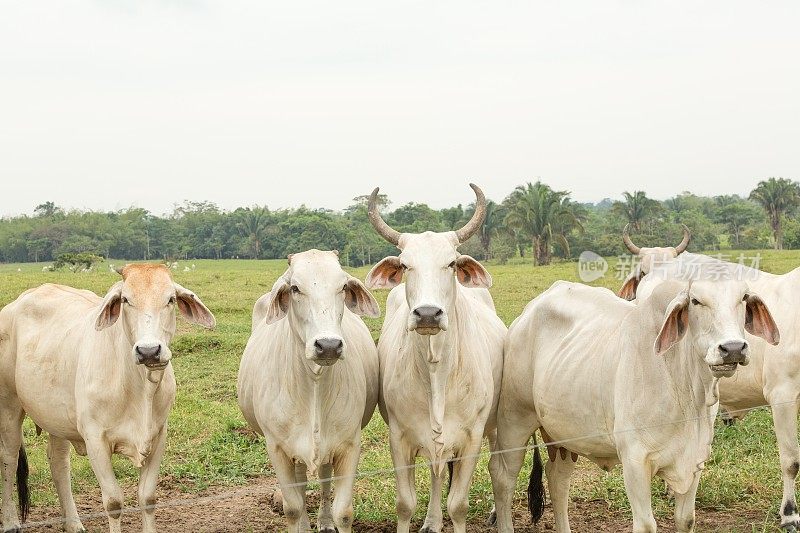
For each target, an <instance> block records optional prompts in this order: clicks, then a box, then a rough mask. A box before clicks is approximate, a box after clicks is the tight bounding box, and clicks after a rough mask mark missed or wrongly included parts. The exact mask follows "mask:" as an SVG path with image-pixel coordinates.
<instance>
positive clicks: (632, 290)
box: [617, 267, 644, 302]
mask: <svg viewBox="0 0 800 533" xmlns="http://www.w3.org/2000/svg"><path fill="white" fill-rule="evenodd" d="M643 277H644V276H643V274H642V270H641V269H640V268H639V267H636V271H635V272H632V273H631V274H630V275H629V276H628V279H626V280H625V283H623V284H622V288H621V289H620V290H619V292H618V293H617V296H619V297H620V298H622V299H624V300H628V301H629V302H630V301H633V300H635V299H636V289H637V288H638V287H639V282H640V281H642V278H643Z"/></svg>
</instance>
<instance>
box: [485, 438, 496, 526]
mask: <svg viewBox="0 0 800 533" xmlns="http://www.w3.org/2000/svg"><path fill="white" fill-rule="evenodd" d="M486 440H488V441H489V452H490V454H491V455H490V456H489V478H490V479H491V480H492V488H494V486H495V476H496V474H497V472H496V468H495V467H493V466H492V457H494V454H495V453H496V452H497V450H498V448H497V429H496V428H495V429H494V430H492V431H490V432H489V433H487V434H486ZM495 466H496V465H495ZM486 525H487V526H495V525H497V508H496V507H495V506H494V505H492V510H491V511H490V512H489V518H488V519H487V520H486Z"/></svg>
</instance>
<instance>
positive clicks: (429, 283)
mask: <svg viewBox="0 0 800 533" xmlns="http://www.w3.org/2000/svg"><path fill="white" fill-rule="evenodd" d="M470 187H472V189H473V190H474V191H475V195H476V202H475V213H474V214H473V216H472V218H471V219H470V221H469V222H467V224H466V225H465V226H464V227H463V228H461V229H459V230H457V231H448V232H443V233H434V232H431V231H426V232H424V233H419V234H412V233H400V232H398V231H396V230H394V229H392V228H391V227H389V225H388V224H386V223H385V222H384V221H383V219H382V218H381V216H380V214H379V213H378V209H377V202H376V200H377V195H378V189H375V190H374V191H373V192H372V196H371V197H370V201H369V210H368V212H369V219H370V222H371V223H372V225H373V226H374V227H375V229H376V230H377V232H378V233H379V234H380V235H381V236H382V237H383V238H384V239H386V240H387V241H389V242H390V243H392V244H394V245H396V246H397V247H398V248H399V249H400V250H401V252H400V254H399V255H398V256H391V257H387V258H385V259H383V260H382V261H380V262H379V263H378V264H377V265H375V266H374V267H373V268H372V270H371V271H370V272H369V274H368V275H367V286H368V287H370V288H391V287H393V289H392V291H391V293H390V294H389V297H388V300H387V302H386V319H385V321H384V323H383V328H382V330H381V337H380V341H379V342H378V354H379V359H380V370H381V391H380V392H381V394H380V400H379V407H380V410H381V414H382V415H383V417H384V419H385V420H386V422H387V424H388V425H389V444H390V448H391V454H392V462H393V463H394V466H395V468H396V469H397V515H398V522H397V531H398V532H402V533H406V532H408V531H409V527H410V522H411V516H412V515H413V514H414V510H415V508H416V501H417V496H416V491H415V487H414V462H415V457H417V456H419V455H421V456H423V457H425V458H426V459H427V460H428V461H430V471H431V494H430V502H429V504H428V512H427V515H426V517H425V522H424V524H423V526H422V529H421V530H420V531H421V532H425V533H432V532H440V531H442V505H441V497H442V496H441V493H442V482H443V478H444V475H443V474H444V467H445V465H446V464H447V466H448V467H449V468H450V476H451V478H450V488H449V495H448V497H447V512H448V514H449V516H450V519H451V520H452V521H453V530H454V532H455V533H464V532H465V531H466V515H467V507H468V492H469V486H470V483H471V480H472V474H473V472H474V470H475V465H476V463H477V459H478V454H479V452H480V447H481V441H482V439H483V436H484V435H486V436H488V437H489V440H490V445H492V446H493V443H494V434H495V421H494V417H495V411H496V408H497V400H498V395H499V391H500V380H501V377H502V359H503V340H504V337H505V333H506V328H505V326H504V325H503V322H502V321H501V320H500V319H499V318H498V316H497V314H496V312H495V309H494V304H493V302H492V298H491V296H490V295H489V291H488V290H487V289H488V288H489V287H490V286H491V283H492V278H491V276H490V275H489V273H488V272H487V271H486V269H484V268H483V266H482V265H481V264H480V263H478V261H476V260H475V259H473V258H472V257H469V256H467V255H462V254H460V253H459V252H458V246H459V245H460V244H461V243H463V242H465V241H466V240H467V239H469V238H470V236H472V235H474V234H475V233H476V232H477V231H478V230H479V229H480V226H481V224H482V223H483V219H484V217H485V214H486V199H485V198H484V195H483V192H482V191H481V190H480V188H478V187H477V186H476V185H473V184H470ZM403 278H405V283H401V281H402V280H403Z"/></svg>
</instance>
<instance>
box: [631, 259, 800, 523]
mask: <svg viewBox="0 0 800 533" xmlns="http://www.w3.org/2000/svg"><path fill="white" fill-rule="evenodd" d="M634 246H635V245H634ZM636 250H639V252H638V253H639V254H640V257H641V258H642V262H641V264H645V263H651V262H652V260H649V259H647V258H648V256H649V255H650V252H649V250H651V249H650V248H644V247H642V248H638V247H636ZM632 251H633V250H632ZM719 278H725V279H737V280H746V281H747V282H748V283H749V285H750V286H751V287H752V288H753V290H754V291H756V292H757V293H758V294H759V296H761V298H762V299H763V300H764V302H766V304H767V305H768V306H769V308H770V309H771V310H772V313H773V316H774V317H775V322H776V323H777V325H778V327H779V328H780V330H781V333H782V338H781V343H780V345H778V346H772V345H770V344H768V343H765V342H763V341H762V340H760V339H757V338H755V337H753V338H748V341H749V342H750V345H751V350H750V359H751V364H750V365H749V366H747V367H746V368H742V369H740V370H739V372H737V373H736V376H735V377H734V378H733V379H728V380H723V381H722V382H721V384H720V403H721V405H722V407H723V409H726V410H729V411H734V412H736V411H738V412H740V413H742V412H746V410H747V409H752V408H754V407H759V406H763V405H767V404H768V405H770V407H771V409H772V417H773V424H774V426H775V435H776V437H777V441H778V450H779V454H780V465H781V477H782V478H783V498H782V500H781V506H780V515H781V527H782V528H784V529H787V530H790V531H792V530H795V531H796V530H797V529H800V514H798V508H797V499H796V494H795V479H796V477H797V473H798V470H800V446H798V440H797V414H798V409H799V408H800V401H798V400H800V330H798V324H800V307H798V305H797V299H798V296H800V295H799V294H798V289H797V288H798V287H800V268H796V269H794V270H792V271H791V272H788V273H786V274H783V275H775V274H770V273H767V272H761V271H759V270H756V269H753V268H749V267H746V266H744V265H741V264H737V263H729V262H725V261H720V260H718V259H715V258H711V257H708V256H704V255H699V254H688V253H684V254H683V255H681V256H680V257H678V258H677V259H674V260H672V261H666V262H664V263H661V264H660V265H659V266H658V267H657V268H654V269H653V270H652V271H649V272H643V273H642V275H641V276H640V277H639V278H638V279H637V281H636V284H637V285H638V288H636V289H635V296H636V297H637V298H644V297H646V296H647V294H649V293H650V292H651V291H652V290H653V288H654V287H655V286H657V285H658V284H659V283H661V282H662V281H663V280H664V279H681V280H691V279H719Z"/></svg>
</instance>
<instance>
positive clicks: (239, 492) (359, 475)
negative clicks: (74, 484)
mask: <svg viewBox="0 0 800 533" xmlns="http://www.w3.org/2000/svg"><path fill="white" fill-rule="evenodd" d="M797 403H800V401H798V400H790V401H786V402H776V403H773V404H763V405H758V406H754V407H748V408H743V409H736V410H726V411H725V412H726V413H727V414H728V415H740V414H741V415H744V414H747V413H749V412H751V411H755V410H758V409H764V408H770V407H775V406H778V405H788V404H797ZM720 416H722V411H720V412H718V413H717V415H716V417H720ZM711 418H712V417H711V416H709V415H698V416H693V417H687V418H682V419H678V420H668V421H662V422H658V423H654V424H648V425H645V426H637V427H633V428H627V429H622V430H617V431H604V432H597V433H593V434H586V435H581V436H578V437H571V438H568V439H563V440H558V441H551V442H547V443H545V442H536V440H535V436H534V441H533V443H531V442H530V441H529V443H528V444H526V445H525V446H520V447H516V448H506V449H503V450H489V451H485V450H482V451H481V452H480V453H477V454H473V455H466V456H459V457H456V458H452V459H449V461H452V462H454V461H460V460H464V459H467V458H481V457H491V456H493V455H500V454H504V453H511V452H519V451H522V450H525V451H526V452H527V451H528V450H533V449H534V448H540V449H543V448H545V447H546V446H555V447H566V445H567V444H569V443H572V442H579V441H582V440H586V439H594V438H598V437H611V436H614V435H621V434H625V433H633V432H638V431H647V430H651V429H656V428H661V427H667V426H673V425H679V424H685V423H687V422H693V421H699V420H704V419H711ZM776 460H777V458H776ZM434 464H436V463H435V462H432V461H419V462H415V463H413V464H410V465H402V466H399V467H393V468H382V469H377V470H370V471H365V472H356V474H355V475H353V476H331V477H329V478H322V479H318V480H317V483H320V482H324V481H331V482H336V481H337V480H341V479H345V478H349V477H354V478H356V479H363V478H367V477H376V476H386V475H391V474H395V475H396V474H397V472H401V471H406V470H413V469H417V468H429V467H431V466H432V465H434ZM310 483H312V482H311V481H309V482H298V483H292V484H288V485H284V486H282V487H281V488H282V489H288V488H294V487H305V486H307V485H308V484H310ZM273 490H274V489H273V488H269V489H264V492H265V493H266V492H269V491H273ZM253 493H254V491H253V489H252V488H251V487H243V488H236V489H231V490H227V491H224V492H220V493H218V494H214V495H210V496H198V497H193V498H175V499H172V500H167V501H164V502H158V503H156V504H154V505H151V506H130V507H123V509H122V512H123V513H130V512H137V511H143V510H146V509H147V510H150V509H167V508H174V507H190V506H195V505H203V504H207V503H212V502H214V501H220V500H227V499H230V498H235V497H238V496H253ZM104 517H106V512H105V510H103V511H98V512H92V513H85V514H81V515H79V518H80V519H81V520H91V519H96V518H104ZM64 522H65V519H64V518H53V519H48V520H41V521H35V522H33V521H29V522H26V523H25V524H23V526H22V529H34V528H40V527H49V526H57V525H60V524H63V523H64Z"/></svg>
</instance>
